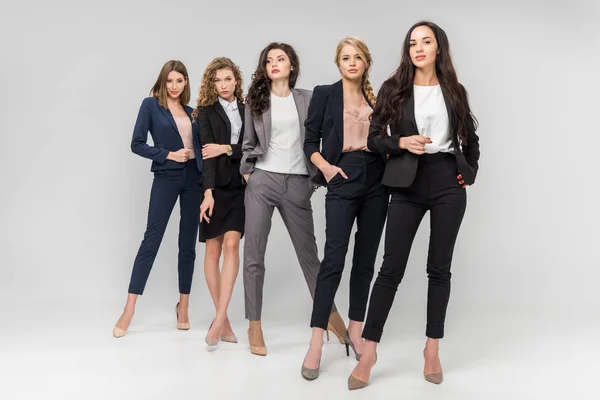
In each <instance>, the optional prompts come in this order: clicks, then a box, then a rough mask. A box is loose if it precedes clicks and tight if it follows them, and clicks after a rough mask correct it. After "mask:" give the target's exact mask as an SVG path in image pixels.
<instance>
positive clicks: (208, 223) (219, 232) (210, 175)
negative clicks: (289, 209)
mask: <svg viewBox="0 0 600 400" xmlns="http://www.w3.org/2000/svg"><path fill="white" fill-rule="evenodd" d="M242 87H243V82H242V74H241V72H240V69H239V68H238V67H237V66H236V65H235V64H234V63H233V62H232V61H231V60H230V59H229V58H226V57H219V58H215V59H214V60H213V61H212V62H211V63H210V64H209V65H208V67H206V70H205V71H204V76H203V78H202V86H201V87H200V93H199V95H198V105H197V107H196V109H195V110H194V116H195V117H196V118H197V122H198V127H199V128H198V129H199V133H200V140H201V142H202V144H203V145H202V159H203V161H204V174H203V176H202V192H203V194H204V197H203V200H202V205H201V206H200V235H199V240H200V241H201V242H206V252H205V256H204V274H205V276H206V283H207V285H208V290H209V291H210V295H211V297H212V299H213V302H214V305H215V309H216V316H215V319H214V320H213V323H212V324H211V326H210V328H209V330H208V333H207V335H206V338H205V341H206V344H208V345H209V346H211V347H213V346H216V345H217V344H218V343H219V341H220V340H223V341H225V342H231V343H237V337H236V336H235V334H234V333H233V330H232V328H231V324H230V323H229V319H228V318H227V307H228V305H229V301H230V299H231V294H232V292H233V286H234V284H235V280H236V278H237V274H238V270H239V264H240V254H239V249H240V239H241V238H242V236H243V235H244V221H245V210H244V184H243V182H242V176H241V175H240V159H241V158H242V145H241V143H242V140H243V137H244V101H243V97H242ZM221 254H223V268H222V270H221V271H219V261H220V258H221Z"/></svg>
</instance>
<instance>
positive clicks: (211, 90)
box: [192, 57, 244, 118]
mask: <svg viewBox="0 0 600 400" xmlns="http://www.w3.org/2000/svg"><path fill="white" fill-rule="evenodd" d="M220 69H229V70H231V72H233V77H234V78H235V81H236V83H235V90H234V93H233V94H234V96H235V97H236V99H237V100H238V102H240V103H242V104H243V103H244V96H243V89H242V88H243V87H244V82H243V80H242V72H241V71H240V69H239V67H238V66H237V65H235V64H234V63H233V61H231V60H230V59H229V58H227V57H217V58H215V59H214V60H212V61H211V62H210V64H208V66H207V67H206V70H205V71H204V75H203V76H202V84H201V85H200V91H199V93H198V101H197V102H196V108H195V109H194V112H193V114H192V116H193V117H194V118H196V117H197V116H198V110H199V109H200V107H206V106H210V105H213V104H215V103H216V102H217V100H218V99H219V93H218V92H217V89H216V88H215V76H216V75H217V71H218V70H220Z"/></svg>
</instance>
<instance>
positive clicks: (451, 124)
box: [440, 85, 455, 143]
mask: <svg viewBox="0 0 600 400" xmlns="http://www.w3.org/2000/svg"><path fill="white" fill-rule="evenodd" d="M440 87H441V88H442V96H444V103H445V104H446V111H447V112H448V130H449V131H450V134H451V137H452V143H454V139H455V135H454V126H455V125H454V113H453V112H452V104H450V100H448V96H446V93H445V92H444V88H443V87H442V85H440Z"/></svg>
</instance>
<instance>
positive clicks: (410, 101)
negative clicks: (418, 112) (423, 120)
mask: <svg viewBox="0 0 600 400" xmlns="http://www.w3.org/2000/svg"><path fill="white" fill-rule="evenodd" d="M402 120H403V121H405V122H406V124H404V127H403V128H404V131H405V135H406V136H409V135H413V134H414V135H418V134H419V128H418V127H417V120H416V119H415V94H414V92H413V93H411V94H410V96H408V98H407V99H406V103H405V105H404V115H403V117H402Z"/></svg>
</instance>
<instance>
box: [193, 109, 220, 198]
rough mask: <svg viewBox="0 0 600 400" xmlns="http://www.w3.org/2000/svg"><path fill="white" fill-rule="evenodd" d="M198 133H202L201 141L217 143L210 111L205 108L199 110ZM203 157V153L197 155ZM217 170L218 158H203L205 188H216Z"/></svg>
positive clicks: (203, 183) (203, 185)
mask: <svg viewBox="0 0 600 400" xmlns="http://www.w3.org/2000/svg"><path fill="white" fill-rule="evenodd" d="M197 120H198V133H199V135H200V143H202V144H207V143H215V135H214V133H213V131H212V127H211V126H210V121H209V119H208V113H207V112H206V110H205V109H204V108H200V109H199V110H198V117H197ZM197 157H202V154H199V155H197ZM216 170H217V158H216V157H213V158H209V159H206V160H203V165H202V187H203V189H214V188H215V174H216Z"/></svg>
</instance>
